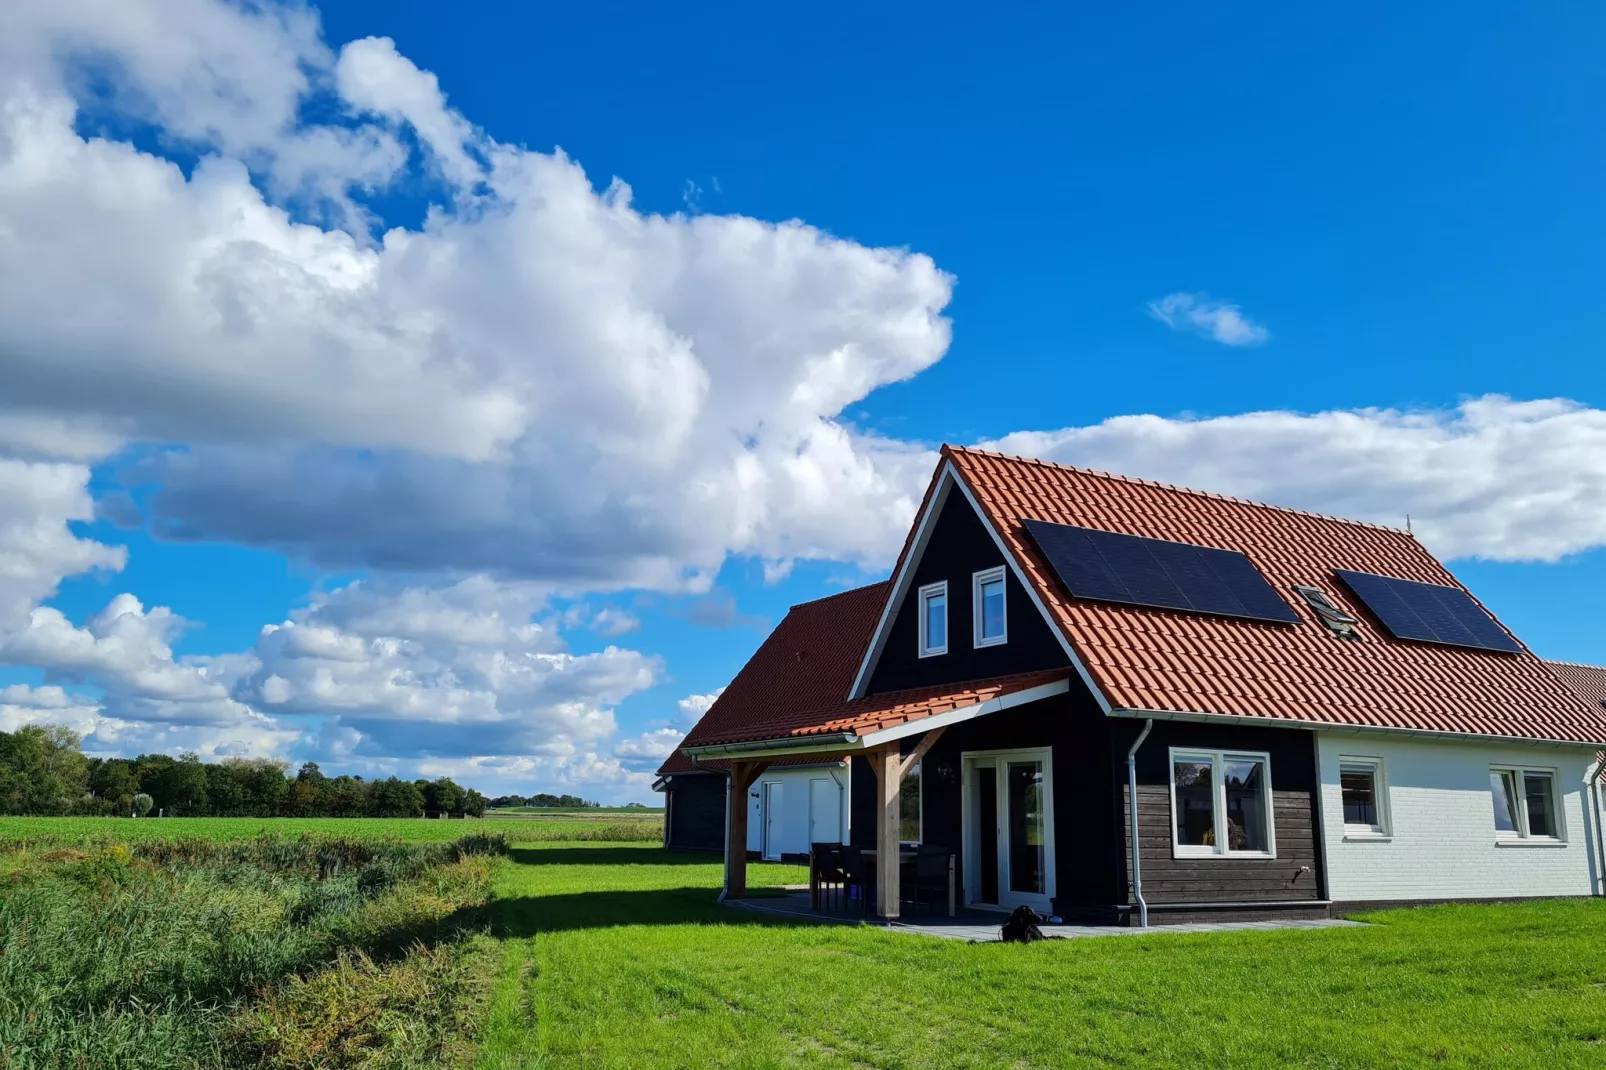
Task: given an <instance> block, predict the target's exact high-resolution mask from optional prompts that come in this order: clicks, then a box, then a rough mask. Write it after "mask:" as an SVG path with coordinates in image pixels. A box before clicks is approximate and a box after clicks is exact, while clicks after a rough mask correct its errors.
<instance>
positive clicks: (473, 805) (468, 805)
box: [462, 788, 485, 817]
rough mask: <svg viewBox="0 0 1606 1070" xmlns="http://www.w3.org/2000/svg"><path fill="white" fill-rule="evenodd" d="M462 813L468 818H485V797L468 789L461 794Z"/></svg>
mask: <svg viewBox="0 0 1606 1070" xmlns="http://www.w3.org/2000/svg"><path fill="white" fill-rule="evenodd" d="M462 812H463V813H465V814H467V815H468V816H469V817H484V816H485V796H483V795H481V794H480V793H479V792H477V791H475V790H474V789H473V788H469V789H468V790H467V791H465V792H463V803H462Z"/></svg>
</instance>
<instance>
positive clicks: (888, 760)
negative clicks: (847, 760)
mask: <svg viewBox="0 0 1606 1070" xmlns="http://www.w3.org/2000/svg"><path fill="white" fill-rule="evenodd" d="M946 731H947V729H946V728H936V729H933V730H932V731H930V732H927V733H926V734H925V735H924V736H922V737H921V739H920V743H919V745H918V746H916V747H915V749H914V750H913V751H912V752H910V754H909V756H908V757H903V756H901V755H899V754H898V744H896V743H888V744H886V745H885V746H883V747H880V748H878V749H876V750H874V751H871V752H870V754H869V759H870V768H871V770H873V771H874V772H875V776H876V801H877V803H878V812H877V814H876V836H875V854H876V869H875V878H876V913H877V914H879V915H880V916H881V917H883V918H886V919H887V920H889V921H891V920H893V919H895V918H897V917H898V913H899V906H898V900H899V899H900V898H902V891H903V890H902V888H900V887H899V881H900V878H901V877H902V868H903V867H902V864H901V861H900V859H899V857H898V852H899V848H900V847H901V842H902V837H901V836H900V835H899V833H900V831H901V830H902V826H903V805H902V804H903V778H904V777H905V776H908V775H909V770H911V769H913V768H914V767H915V765H916V764H917V763H919V761H920V759H922V758H924V757H925V756H926V752H927V751H928V750H930V749H931V746H932V744H934V743H936V742H937V740H939V739H941V738H942V734H943V733H944V732H946ZM951 912H952V911H950V913H951Z"/></svg>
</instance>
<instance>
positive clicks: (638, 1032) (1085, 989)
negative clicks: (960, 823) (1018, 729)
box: [481, 844, 1606, 1070]
mask: <svg viewBox="0 0 1606 1070" xmlns="http://www.w3.org/2000/svg"><path fill="white" fill-rule="evenodd" d="M751 873H752V876H751V877H750V880H752V881H753V882H754V884H755V886H761V885H765V884H775V883H780V882H783V881H798V880H800V879H802V871H801V870H795V869H791V868H789V867H777V866H755V867H752V870H751ZM718 883H719V866H718V865H717V864H715V863H710V862H706V861H700V860H696V859H692V858H688V857H686V856H676V855H671V854H666V853H665V852H663V851H660V850H656V849H652V848H646V847H636V846H605V845H573V846H569V845H559V844H536V845H531V846H529V847H525V848H519V849H515V851H514V852H513V855H512V860H511V864H504V865H503V866H502V867H501V868H500V869H499V871H498V872H497V874H496V876H495V878H494V881H493V895H494V898H493V917H494V918H495V925H496V928H495V931H496V932H497V933H498V934H499V935H500V936H501V937H502V938H503V939H504V940H505V941H506V944H505V946H506V957H505V958H504V961H503V970H502V980H501V984H500V988H499V991H498V993H497V999H496V1001H495V1002H494V1004H493V1007H494V1008H495V1009H494V1011H493V1019H492V1023H491V1025H490V1026H489V1030H490V1032H489V1035H488V1038H487V1041H486V1046H485V1049H484V1053H483V1055H482V1057H481V1067H483V1068H486V1070H491V1068H494V1070H513V1068H520V1070H524V1068H534V1067H640V1066H653V1067H703V1066H734V1067H771V1066H774V1067H790V1066H847V1067H884V1068H889V1070H890V1068H910V1070H914V1068H920V1067H948V1066H952V1067H978V1068H980V1067H1023V1068H1024V1067H1045V1068H1047V1067H1074V1066H1100V1067H1105V1066H1132V1067H1185V1068H1188V1070H1197V1068H1199V1067H1220V1066H1235V1067H1236V1066H1243V1067H1287V1066H1300V1067H1374V1066H1375V1067H1393V1066H1434V1067H1548V1068H1557V1067H1592V1068H1599V1067H1602V1066H1606V951H1603V950H1602V949H1603V948H1606V902H1601V901H1598V900H1576V901H1560V902H1545V903H1531V904H1523V905H1513V906H1464V907H1442V908H1431V909H1423V910H1414V911H1397V912H1392V913H1387V914H1381V915H1377V916H1375V917H1374V918H1373V919H1372V920H1374V921H1375V922H1376V924H1375V925H1373V926H1371V927H1368V928H1364V929H1361V928H1353V929H1330V930H1315V931H1288V932H1234V933H1219V934H1209V935H1188V934H1174V935H1166V934H1163V933H1162V934H1156V935H1145V936H1141V937H1134V938H1121V939H1091V940H1067V941H1054V942H1050V943H1044V944H1036V945H1030V946H1020V945H1002V944H984V945H969V944H964V943H960V942H957V941H947V940H935V939H931V938H925V937H917V936H911V935H908V934H901V933H888V932H883V931H878V930H876V929H873V928H869V927H863V928H845V927H834V926H830V927H827V926H814V925H808V924H806V923H804V924H800V925H786V924H775V923H771V922H767V921H761V920H758V919H752V918H746V917H743V916H741V915H737V914H733V912H732V911H730V910H729V909H727V908H724V907H721V906H719V905H718V904H717V903H716V902H715V890H716V889H717V887H718ZM532 1052H539V1053H540V1055H539V1056H534V1055H530V1054H528V1053H532Z"/></svg>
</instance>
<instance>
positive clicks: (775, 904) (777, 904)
mask: <svg viewBox="0 0 1606 1070" xmlns="http://www.w3.org/2000/svg"><path fill="white" fill-rule="evenodd" d="M726 905H727V906H729V907H732V908H733V909H737V910H743V911H751V912H753V913H756V914H763V915H765V916H768V917H773V918H779V919H785V920H789V921H810V922H818V923H820V924H824V925H877V926H878V927H879V928H885V929H887V930H888V931H890V932H903V933H915V934H917V935H920V936H934V937H938V938H940V939H944V940H965V941H968V942H971V943H991V942H996V941H997V940H999V939H1000V936H999V928H1000V926H1002V925H1003V923H1004V917H1005V915H1004V914H1002V913H1000V912H998V911H996V910H975V909H972V908H968V907H967V908H961V909H959V910H958V911H956V912H955V914H954V916H953V917H948V916H947V915H945V914H942V913H941V912H937V913H931V914H928V913H926V912H923V911H922V912H921V913H919V914H916V915H914V916H912V917H909V918H892V919H883V920H881V921H879V922H878V921H877V920H876V919H873V918H871V919H866V918H861V917H858V916H857V915H855V914H851V913H844V912H843V911H842V910H839V909H838V910H832V909H826V908H822V907H812V906H810V905H809V893H808V892H793V893H792V894H790V895H783V896H769V897H764V898H759V899H733V900H728V901H727V903H726ZM1362 925H1364V923H1363V922H1359V921H1350V920H1348V919H1344V918H1304V919H1293V918H1290V919H1282V920H1277V921H1214V922H1191V923H1184V924H1178V925H1163V926H1156V927H1152V928H1147V929H1144V928H1138V927H1135V926H1125V925H1042V926H1039V927H1040V928H1041V929H1042V930H1043V935H1044V936H1046V937H1048V938H1050V939H1064V940H1070V939H1082V938H1084V937H1095V936H1136V935H1139V934H1143V933H1223V932H1238V931H1242V930H1252V931H1253V930H1260V931H1278V930H1284V929H1339V928H1353V927H1359V926H1362Z"/></svg>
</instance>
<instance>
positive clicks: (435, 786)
mask: <svg viewBox="0 0 1606 1070" xmlns="http://www.w3.org/2000/svg"><path fill="white" fill-rule="evenodd" d="M423 791H424V812H425V813H430V814H460V813H462V812H463V789H462V788H460V787H458V786H457V784H456V783H455V782H454V781H453V780H452V779H451V778H450V777H444V776H443V777H441V778H440V779H438V780H435V781H432V782H430V783H427V784H425V785H424V788H423Z"/></svg>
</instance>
